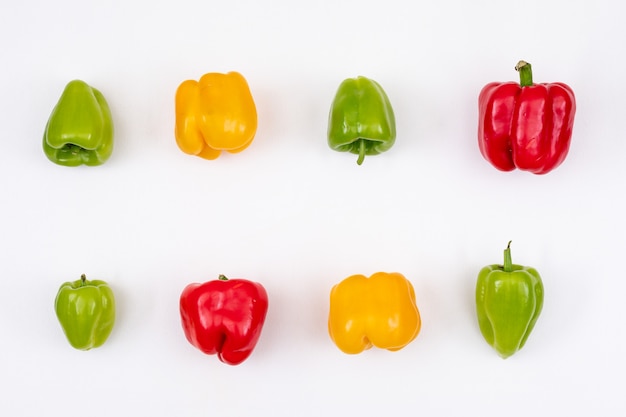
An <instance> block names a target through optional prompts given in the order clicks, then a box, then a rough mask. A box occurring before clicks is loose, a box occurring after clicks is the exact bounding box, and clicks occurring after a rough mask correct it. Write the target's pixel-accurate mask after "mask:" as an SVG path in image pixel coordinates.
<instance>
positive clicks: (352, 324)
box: [328, 272, 421, 354]
mask: <svg viewBox="0 0 626 417" xmlns="http://www.w3.org/2000/svg"><path fill="white" fill-rule="evenodd" d="M420 328H421V319H420V313H419V310H418V309H417V305H416V303H415V291H414V289H413V285H412V284H411V282H410V281H408V280H407V279H406V278H405V277H404V276H403V275H402V274H400V273H397V272H393V273H386V272H377V273H375V274H373V275H372V276H371V277H369V278H367V277H366V276H364V275H352V276H350V277H348V278H346V279H344V280H343V281H341V282H340V283H339V284H337V285H335V286H334V287H333V288H332V290H331V292H330V312H329V315H328V332H329V334H330V337H331V339H332V340H333V342H334V343H335V344H336V345H337V347H338V348H339V349H340V350H341V351H343V352H344V353H347V354H357V353H361V352H363V351H364V350H367V349H370V348H371V347H372V346H376V347H377V348H381V349H387V350H390V351H396V350H400V349H402V348H403V347H405V346H406V345H408V344H409V343H410V342H411V341H413V339H415V337H416V336H417V334H418V333H419V331H420Z"/></svg>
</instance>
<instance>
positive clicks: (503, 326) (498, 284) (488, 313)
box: [476, 242, 543, 359]
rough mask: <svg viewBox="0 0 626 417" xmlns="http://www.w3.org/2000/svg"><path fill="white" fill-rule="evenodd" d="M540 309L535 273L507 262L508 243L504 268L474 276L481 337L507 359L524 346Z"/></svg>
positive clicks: (540, 285)
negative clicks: (476, 279) (476, 277)
mask: <svg viewBox="0 0 626 417" xmlns="http://www.w3.org/2000/svg"><path fill="white" fill-rule="evenodd" d="M542 307H543V283H542V282H541V277H540V276H539V273H538V272H537V271H536V270H535V269H534V268H530V267H527V266H521V265H515V264H513V263H512V261H511V242H509V244H508V246H507V247H506V249H505V250H504V265H489V266H486V267H484V268H483V269H482V270H481V271H480V273H479V274H478V281H477V283H476V312H477V315H478V324H479V326H480V331H481V332H482V334H483V337H484V338H485V340H486V341H487V343H489V345H491V346H492V347H493V348H494V349H495V350H496V351H497V352H498V354H499V355H500V356H502V357H503V358H505V359H506V358H507V357H509V356H511V355H513V354H514V353H515V352H517V351H518V350H520V349H521V348H522V347H523V346H524V344H525V343H526V339H528V336H529V335H530V332H531V331H532V329H533V327H534V326H535V323H536V322H537V318H538V317H539V314H540V313H541V309H542Z"/></svg>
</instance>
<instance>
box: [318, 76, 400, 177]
mask: <svg viewBox="0 0 626 417" xmlns="http://www.w3.org/2000/svg"><path fill="white" fill-rule="evenodd" d="M395 140H396V119H395V116H394V113H393V108H392V107H391V103H390V102H389V98H388V97H387V94H386V93H385V91H384V90H383V89H382V87H381V86H380V85H379V84H378V83H377V82H376V81H374V80H371V79H369V78H366V77H357V78H348V79H346V80H344V81H343V82H342V83H341V85H340V86H339V89H338V90H337V94H336V95H335V99H334V100H333V103H332V106H331V108H330V116H329V122H328V145H329V146H330V148H331V149H333V150H335V151H339V152H350V153H353V154H357V155H359V158H358V160H357V164H359V165H361V164H362V163H363V160H364V158H365V155H378V154H380V153H382V152H385V151H387V150H389V148H391V147H392V146H393V144H394V142H395Z"/></svg>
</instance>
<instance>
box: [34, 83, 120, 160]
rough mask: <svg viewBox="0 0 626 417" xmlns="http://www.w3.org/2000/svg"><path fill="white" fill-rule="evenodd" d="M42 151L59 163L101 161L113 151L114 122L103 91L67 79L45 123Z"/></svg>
mask: <svg viewBox="0 0 626 417" xmlns="http://www.w3.org/2000/svg"><path fill="white" fill-rule="evenodd" d="M43 150H44V153H45V154H46V156H47V157H48V159H50V160H51V161H52V162H54V163H56V164H59V165H65V166H78V165H82V164H85V165H91V166H93V165H101V164H103V163H104V162H105V161H106V160H107V159H108V158H109V156H111V153H112V152H113V121H112V118H111V111H110V110H109V105H108V104H107V102H106V100H105V99H104V96H103V95H102V93H100V91H98V90H96V89H95V88H93V87H90V86H89V85H88V84H86V83H85V82H83V81H80V80H74V81H70V82H69V83H68V84H67V86H66V87H65V90H64V91H63V94H62V95H61V98H60V99H59V102H58V103H57V105H56V106H55V108H54V109H53V110H52V114H51V115H50V119H49V120H48V124H47V125H46V130H45V132H44V135H43Z"/></svg>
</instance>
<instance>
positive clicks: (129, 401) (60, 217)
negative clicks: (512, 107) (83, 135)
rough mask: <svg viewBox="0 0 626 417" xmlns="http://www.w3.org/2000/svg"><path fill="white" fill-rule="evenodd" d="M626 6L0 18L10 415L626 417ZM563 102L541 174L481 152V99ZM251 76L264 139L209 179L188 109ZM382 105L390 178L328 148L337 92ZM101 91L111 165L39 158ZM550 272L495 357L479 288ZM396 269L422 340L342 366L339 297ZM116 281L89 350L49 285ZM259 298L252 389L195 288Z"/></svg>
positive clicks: (30, 12)
mask: <svg viewBox="0 0 626 417" xmlns="http://www.w3.org/2000/svg"><path fill="white" fill-rule="evenodd" d="M623 4H624V3H623V2H619V1H617V0H614V1H610V0H596V1H593V2H591V1H584V0H567V1H566V0H562V1H556V0H554V1H549V0H527V1H525V2H519V1H502V0H490V1H487V0H484V1H479V0H477V1H471V2H467V1H461V0H456V1H446V0H442V1H437V2H426V3H424V4H420V3H411V2H409V1H395V0H387V1H385V2H382V1H368V0H360V1H338V0H316V1H314V2H306V3H305V2H292V1H287V0H285V1H280V0H275V1H272V2H264V1H253V0H249V1H222V2H212V1H185V0H177V1H157V0H153V1H128V0H115V1H108V2H85V1H78V0H76V1H71V0H56V1H43V0H42V1H21V2H8V1H5V2H3V3H2V5H1V6H0V50H1V52H2V55H1V56H2V58H1V59H2V61H1V62H2V65H1V66H0V140H1V141H2V142H1V144H2V151H0V178H1V179H0V184H1V185H0V187H1V188H0V207H1V208H2V216H1V217H0V277H1V279H2V289H1V290H0V333H1V334H2V337H1V344H0V382H1V384H2V386H1V391H2V394H1V395H0V414H1V415H3V416H39V415H65V416H78V415H90V416H93V417H96V416H111V415H118V416H121V415H132V414H134V415H144V416H147V415H151V416H172V415H175V416H207V415H221V416H252V415H258V416H275V415H297V416H319V415H353V416H354V415H361V416H391V415H400V414H402V415H423V416H436V415H461V414H462V415H466V416H467V415H469V416H489V415H502V414H506V415H509V416H528V415H534V416H544V415H545V416H547V415H568V414H571V413H576V414H580V415H585V414H586V415H602V416H614V415H623V414H624V412H625V411H626V400H624V397H623V392H624V373H625V372H626V362H625V359H624V354H623V352H624V348H625V347H626V346H625V342H626V337H625V336H624V330H625V325H624V317H626V316H625V312H624V292H625V290H626V284H624V282H625V281H624V280H625V277H624V269H623V265H622V264H621V261H622V260H623V259H624V251H625V249H626V247H625V243H626V242H625V236H624V232H625V230H626V224H625V222H624V213H625V212H626V204H625V201H624V198H623V193H624V191H623V190H624V178H625V177H626V164H624V155H625V154H626V142H625V141H624V138H625V134H626V128H625V127H624V115H625V114H626V100H624V98H623V97H624V94H626V83H625V82H624V75H623V74H624V66H625V64H626V62H625V60H624V54H623V46H624V41H625V40H626V26H624V17H626V13H625V10H624V6H623ZM519 59H525V60H527V61H529V62H531V63H532V64H533V69H534V79H535V81H536V82H552V81H561V82H565V83H567V84H569V85H570V86H571V87H572V88H573V90H574V91H575V93H576V98H577V103H578V111H577V115H576V121H575V126H574V134H573V139H572V145H571V149H570V153H569V156H568V157H567V159H566V160H565V162H564V163H563V165H561V166H560V167H559V168H557V169H556V170H555V171H553V172H551V173H549V174H547V175H545V176H535V175H533V174H529V173H525V172H519V171H515V172H511V173H502V172H499V171H497V170H496V169H495V168H493V167H492V166H491V165H490V164H489V163H487V162H486V161H485V160H484V159H483V158H482V156H481V155H480V152H479V150H478V146H477V139H476V128H477V118H478V116H477V96H478V93H479V91H480V89H481V88H482V86H483V85H485V84H486V83H488V82H491V81H510V80H516V79H517V73H516V72H515V71H514V69H513V67H514V65H515V64H516V63H517V61H518V60H519ZM230 70H236V71H239V72H241V73H242V74H243V75H244V76H245V77H246V79H247V80H248V83H249V85H250V88H251V90H252V94H253V96H254V99H255V101H256V105H257V109H258V115H259V128H258V132H257V135H256V138H255V140H254V142H253V144H252V145H251V146H250V147H249V148H248V149H247V150H246V151H244V152H243V153H241V154H237V155H230V154H227V155H223V156H221V157H220V158H219V159H217V160H215V161H206V160H202V159H200V158H196V157H192V156H189V155H186V154H183V153H182V152H181V151H180V150H179V149H178V148H177V146H176V144H175V140H174V135H173V130H174V93H175V90H176V88H177V87H178V85H179V84H180V83H181V82H182V81H184V80H185V79H198V78H199V77H200V76H201V75H202V74H204V73H206V72H227V71H230ZM357 75H365V76H368V77H371V78H373V79H375V80H376V81H378V82H379V83H380V84H381V85H382V86H383V88H384V89H385V90H386V92H387V94H388V95H389V98H390V100H391V102H392V104H393V106H394V109H395V113H396V118H397V131H398V138H397V141H396V144H395V146H394V147H393V148H392V149H391V150H390V151H388V152H387V153H385V154H383V155H380V156H374V157H367V158H366V160H365V162H364V164H363V165H362V166H357V164H356V156H354V155H351V154H344V153H337V152H334V151H332V150H330V149H329V148H328V146H327V144H326V128H327V117H328V110H329V108H330V103H331V101H332V99H333V97H334V94H335V91H336V88H337V87H338V85H339V83H340V82H341V81H342V80H343V79H344V78H348V77H354V76H357ZM75 78H79V79H82V80H84V81H86V82H88V83H89V84H91V85H93V86H94V87H96V88H98V89H99V90H100V91H101V92H102V93H103V94H104V96H105V97H106V99H107V101H108V102H109V105H110V107H111V110H112V113H113V118H114V122H115V150H114V153H113V156H112V157H111V158H110V159H109V161H108V162H107V163H106V164H105V165H103V166H100V167H95V168H88V167H80V168H67V167H61V166H57V165H55V164H53V163H51V162H49V161H48V160H47V159H46V157H45V156H44V154H43V151H42V149H41V138H42V134H43V129H44V126H45V124H46V121H47V119H48V116H49V115H50V112H51V111H52V108H53V107H54V105H55V104H56V102H57V100H58V98H59V96H60V94H61V92H62V91H63V88H64V87H65V84H66V83H67V82H68V81H70V80H72V79H75ZM509 240H512V241H513V243H512V254H513V261H514V262H515V263H520V264H524V265H529V266H533V267H535V268H537V269H538V270H539V272H540V273H541V275H542V277H543V280H544V285H545V293H546V296H545V305H544V310H543V313H542V315H541V317H540V319H539V321H538V323H537V326H536V327H535V330H534V332H533V334H532V335H531V337H530V339H529V340H528V343H527V345H526V347H524V349H523V350H521V351H520V352H519V353H517V354H516V355H514V356H513V357H511V358H509V359H507V360H502V359H500V357H498V355H497V354H496V353H495V351H493V350H492V349H491V348H490V347H489V346H488V345H487V344H486V343H485V342H484V340H483V338H482V336H481V334H480V331H479V329H478V325H477V323H476V318H475V311H474V286H475V282H476V276H477V273H478V271H479V270H480V268H481V267H482V266H484V265H486V264H492V263H499V262H501V259H502V250H503V249H504V248H505V246H506V243H507V242H508V241H509ZM376 271H398V272H401V273H403V274H404V275H405V276H406V277H407V278H408V279H410V280H411V281H412V283H413V285H414V287H415V290H416V296H417V302H418V306H419V309H420V312H421V314H422V319H423V328H422V331H421V333H420V335H419V336H418V337H417V339H416V340H415V341H414V342H413V343H411V344H410V345H408V346H407V347H406V348H404V349H403V350H401V351H399V352H395V353H391V352H387V351H382V350H375V349H374V350H370V351H367V352H365V353H362V354H360V355H354V356H349V355H345V354H343V353H342V352H341V351H339V349H337V348H336V346H335V345H334V344H333V343H332V341H331V340H330V338H329V336H328V334H327V330H326V320H327V311H328V294H329V291H330V288H331V287H332V286H333V285H334V284H336V283H337V282H339V281H340V280H342V279H343V278H345V277H347V276H349V275H352V274H357V273H361V274H366V275H370V274H372V273H374V272H376ZM81 273H86V274H87V275H88V277H90V278H92V279H96V278H97V279H104V280H106V281H108V282H109V284H110V285H111V287H112V288H113V290H114V292H115V295H116V297H117V305H118V319H117V323H116V326H115V328H114V330H113V333H112V334H111V337H110V338H109V340H108V341H107V343H106V344H105V345H104V346H103V347H101V348H99V349H95V350H92V351H88V352H82V351H77V350H74V349H72V348H71V347H70V346H69V344H68V343H67V341H66V340H65V338H64V335H63V333H62V331H61V328H60V326H59V324H58V322H57V319H56V317H55V314H54V311H53V303H54V298H55V295H56V292H57V289H58V287H59V286H60V285H61V283H63V282H64V281H69V280H75V279H78V277H79V276H80V274H81ZM221 273H223V274H226V275H228V276H229V277H231V278H235V277H244V278H248V279H252V280H255V281H259V282H262V283H263V285H264V286H265V287H266V289H267V291H268V293H269V296H270V309H269V312H268V316H267V321H266V325H265V327H264V330H263V333H262V335H261V339H260V341H259V343H258V345H257V348H256V350H255V351H254V352H253V354H252V356H250V358H249V359H248V360H247V361H246V362H244V363H243V364H242V365H240V366H237V367H231V366H228V365H225V364H223V363H221V362H219V361H218V360H217V358H216V357H214V356H206V355H204V354H202V353H200V351H198V350H196V349H195V348H193V347H192V346H191V345H190V344H188V343H187V341H186V340H185V338H184V336H183V332H182V329H181V326H180V319H179V314H178V297H179V295H180V292H181V291H182V289H183V288H184V286H185V285H187V284H188V283H191V282H202V281H207V280H209V279H214V278H216V277H217V275H218V274H221Z"/></svg>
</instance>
